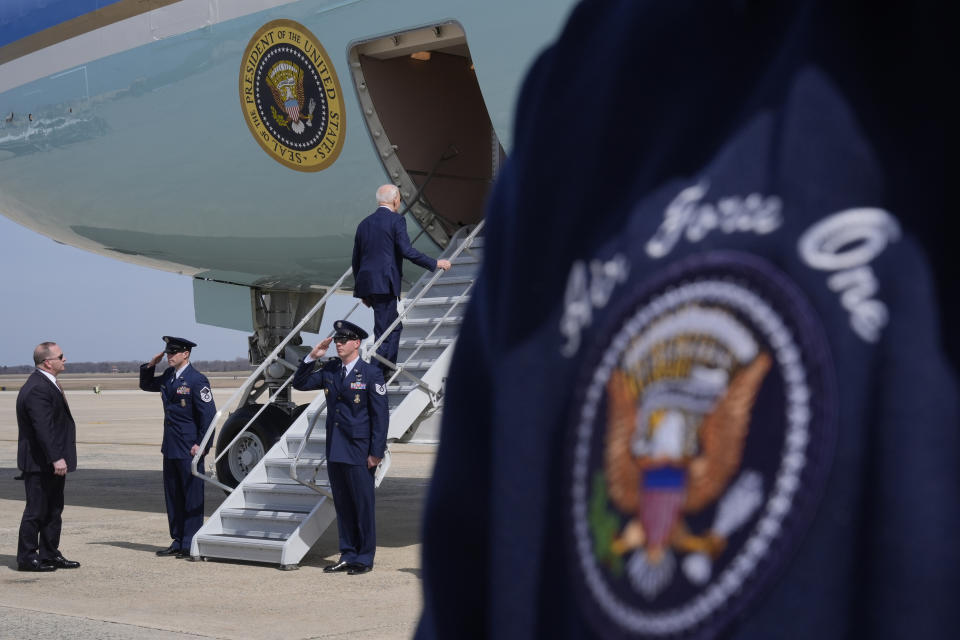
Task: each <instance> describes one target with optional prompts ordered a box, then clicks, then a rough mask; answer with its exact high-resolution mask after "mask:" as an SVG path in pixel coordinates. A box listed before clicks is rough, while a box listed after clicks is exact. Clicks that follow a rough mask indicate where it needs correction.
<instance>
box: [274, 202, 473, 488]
mask: <svg viewBox="0 0 960 640" xmlns="http://www.w3.org/2000/svg"><path fill="white" fill-rule="evenodd" d="M482 229H483V221H482V220H481V221H480V222H479V223H478V224H477V226H476V227H475V228H474V229H473V231H471V232H470V233H469V234H468V235H467V237H466V238H465V239H464V240H463V242H462V243H461V244H460V246H459V247H457V248H456V249H455V250H454V252H453V253H452V254H450V256H449V260H450V261H451V262H452V261H453V260H455V259H456V258H457V257H459V255H460V254H461V253H463V251H465V250H469V249H470V247H472V246H473V241H474V239H475V238H476V236H477V234H478V233H479V232H480V231H481V230H482ZM443 273H444V272H443V270H440V271H438V272H436V273H434V274H433V276H432V277H431V278H430V280H429V281H428V282H427V283H426V284H425V285H424V286H423V288H422V289H421V290H420V291H419V292H418V293H417V295H416V297H414V299H413V300H411V301H409V302H408V303H407V304H406V305H404V309H403V311H402V312H401V313H400V314H399V315H398V316H397V319H396V320H394V322H393V323H392V324H391V325H390V326H389V327H387V330H386V331H384V332H383V335H381V336H380V339H379V340H377V341H375V342H374V344H373V346H371V347H370V349H369V352H368V353H370V354H371V356H372V357H375V358H376V359H377V360H379V361H381V362H386V363H389V364H392V365H393V369H394V374H393V375H392V376H391V378H390V380H391V381H392V380H394V379H395V378H396V376H397V375H398V374H399V373H400V369H398V368H397V367H396V364H395V363H390V361H389V360H387V359H386V358H383V357H381V356H379V355H378V354H377V347H379V346H380V344H381V343H382V342H383V341H384V339H385V338H386V337H387V336H389V335H390V332H392V331H393V329H394V328H395V327H396V326H397V324H398V323H399V322H401V321H402V320H403V318H405V317H406V315H407V313H408V312H409V311H410V310H411V309H413V308H414V307H415V306H416V304H417V302H418V301H419V300H420V298H422V297H423V295H424V294H425V293H426V292H427V291H428V290H429V289H430V287H432V286H433V284H434V283H435V282H436V281H437V280H438V279H439V278H440V276H442V275H443ZM472 286H473V283H471V284H470V286H469V287H467V290H469V289H470V288H471V287H472ZM461 295H462V294H461ZM459 303H460V300H458V301H457V302H455V303H454V304H453V306H451V309H450V310H448V311H447V313H445V314H444V315H443V316H442V317H441V318H440V319H439V320H438V322H437V323H435V327H434V329H433V330H432V331H431V332H430V334H429V335H433V333H434V332H435V331H436V330H437V329H438V328H439V327H440V323H442V321H443V320H444V319H446V318H447V317H448V316H449V314H450V311H451V310H452V309H453V307H455V306H456V305H458V304H459ZM356 308H357V307H356V305H355V306H354V309H353V310H355V309H356ZM353 310H351V312H350V313H353ZM348 317H349V314H348ZM407 375H410V374H407ZM417 380H418V384H419V386H422V387H424V389H425V391H426V392H427V393H428V394H429V395H430V399H431V402H432V403H434V404H436V399H437V396H438V392H437V391H436V390H434V389H432V388H430V387H429V385H427V384H426V382H424V381H423V380H420V379H419V378H418V379H417ZM384 384H388V382H384ZM324 404H326V397H325V396H324V397H323V401H322V402H319V403H317V407H316V409H315V411H314V413H313V416H312V417H311V416H308V418H307V429H306V430H305V431H304V434H303V440H302V441H301V442H300V446H299V447H298V448H297V453H296V455H295V456H294V457H293V460H292V461H291V462H290V468H289V469H288V475H289V476H290V479H291V480H293V481H295V482H298V483H300V484H302V485H304V486H305V487H309V488H310V489H313V490H314V491H316V492H317V493H321V494H323V495H329V492H327V491H326V490H324V489H322V488H321V487H320V486H319V485H318V484H317V483H316V482H312V481H305V480H301V479H300V477H299V474H298V473H297V467H298V465H299V463H300V458H301V456H302V455H303V451H304V449H306V447H307V442H308V441H309V439H310V435H311V434H312V433H313V430H314V428H315V427H316V423H317V421H318V420H319V419H320V413H321V407H322V406H323V405H324ZM389 453H390V452H389V451H387V452H386V455H385V457H384V461H383V462H381V465H386V466H387V467H389V464H390V462H389ZM325 466H326V459H325V458H324V460H323V462H321V464H320V466H318V467H317V469H315V470H314V475H313V477H314V480H315V479H316V476H317V472H319V470H320V469H321V468H323V467H325ZM377 472H378V474H377V475H378V476H380V477H382V475H383V474H384V473H386V468H378V470H377Z"/></svg>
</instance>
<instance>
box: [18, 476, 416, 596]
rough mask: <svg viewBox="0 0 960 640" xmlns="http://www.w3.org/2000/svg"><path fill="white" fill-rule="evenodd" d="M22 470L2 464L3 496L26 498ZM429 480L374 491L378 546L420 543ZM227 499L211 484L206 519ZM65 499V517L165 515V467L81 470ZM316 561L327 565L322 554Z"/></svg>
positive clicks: (326, 537)
mask: <svg viewBox="0 0 960 640" xmlns="http://www.w3.org/2000/svg"><path fill="white" fill-rule="evenodd" d="M18 473H19V471H18V470H17V469H15V468H10V467H0V499H2V500H17V501H23V500H24V492H23V483H22V482H21V481H19V480H14V479H13V477H14V476H16V475H17V474H18ZM428 482H429V481H428V480H427V479H426V478H422V477H413V478H405V477H399V476H388V477H387V478H386V479H385V480H384V481H383V484H382V485H381V486H380V488H379V489H377V494H376V500H377V546H379V547H406V546H409V545H413V544H418V543H419V542H420V540H421V535H420V525H421V519H422V514H423V502H424V500H425V498H426V493H427V485H428ZM224 497H225V496H224V493H223V491H221V490H220V489H219V488H217V487H215V486H213V485H209V484H208V485H207V487H206V489H205V493H204V511H205V515H206V516H207V517H209V516H210V515H211V514H212V513H213V512H214V511H216V510H217V507H219V506H220V503H221V502H222V501H223V499H224ZM64 498H65V502H66V505H65V506H66V513H65V515H64V517H65V518H69V510H70V507H93V508H96V509H119V510H123V511H140V512H147V513H162V514H165V513H166V506H165V504H164V499H163V473H162V472H161V471H143V470H130V469H83V468H80V469H78V470H77V471H75V472H73V473H70V474H68V476H67V484H66V491H65V496H64ZM331 536H332V537H331ZM326 543H332V548H333V550H334V551H335V550H336V547H337V527H336V525H335V524H333V525H331V526H330V527H328V528H327V530H326V531H325V532H324V534H323V536H321V538H320V540H318V541H317V544H316V545H315V546H314V550H313V551H311V554H310V555H313V553H314V552H316V551H318V550H323V549H325V548H326V547H327V546H329V544H326ZM100 544H113V545H116V546H123V547H125V548H129V549H136V550H141V551H150V552H151V553H152V552H154V551H156V550H158V549H160V548H162V547H160V546H155V545H147V544H136V543H130V542H124V541H120V540H117V541H104V542H102V543H100ZM2 558H3V556H2V555H0V562H2ZM317 560H318V561H320V562H321V564H323V561H322V560H320V558H317ZM14 563H15V558H14ZM418 577H419V576H418Z"/></svg>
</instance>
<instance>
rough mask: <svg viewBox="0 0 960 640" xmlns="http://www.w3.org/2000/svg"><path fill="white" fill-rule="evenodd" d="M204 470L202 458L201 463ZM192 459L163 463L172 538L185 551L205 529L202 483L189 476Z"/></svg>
mask: <svg viewBox="0 0 960 640" xmlns="http://www.w3.org/2000/svg"><path fill="white" fill-rule="evenodd" d="M200 461H201V468H203V458H201V459H200ZM192 465H193V458H164V459H163V495H164V498H166V501H167V522H168V524H169V525H170V537H171V538H173V541H174V543H175V544H176V545H177V546H179V547H180V548H181V549H183V550H184V551H189V550H190V543H192V542H193V534H195V533H196V532H197V531H199V530H200V527H201V525H203V480H201V479H200V478H198V477H196V476H194V475H193V474H192V473H190V467H191V466H192Z"/></svg>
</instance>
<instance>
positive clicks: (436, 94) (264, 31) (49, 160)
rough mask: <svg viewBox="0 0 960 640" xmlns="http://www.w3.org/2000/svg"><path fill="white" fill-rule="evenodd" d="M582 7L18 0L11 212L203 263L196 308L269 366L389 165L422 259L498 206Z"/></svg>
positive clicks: (158, 255) (12, 24) (0, 21)
mask: <svg viewBox="0 0 960 640" xmlns="http://www.w3.org/2000/svg"><path fill="white" fill-rule="evenodd" d="M572 4H573V3H572V2H571V1H556V2H548V3H535V4H534V3H523V2H506V1H499V0H497V1H491V0H486V1H484V2H477V1H468V0H443V1H437V0H433V1H431V0H407V1H401V0H300V1H297V2H285V1H283V0H16V1H14V2H4V3H2V5H0V117H2V119H0V214H3V215H4V216H6V217H8V218H10V219H12V220H14V221H16V222H18V223H20V224H22V225H24V226H26V227H29V228H31V229H33V230H35V231H37V232H39V233H42V234H44V235H46V236H49V237H50V238H53V239H54V240H56V241H58V242H62V243H65V244H68V245H72V246H75V247H79V248H81V249H86V250H89V251H93V252H96V253H99V254H102V255H106V256H112V257H115V258H118V259H120V260H125V261H128V262H134V263H137V264H141V265H146V266H149V267H154V268H158V269H164V270H168V271H174V272H177V273H181V274H184V275H187V276H190V277H192V278H194V301H195V309H196V317H197V320H198V321H199V322H203V323H206V324H212V325H216V326H223V327H228V328H233V329H241V330H247V331H251V332H253V334H254V335H253V336H252V337H251V339H250V353H251V360H252V361H253V362H254V363H258V362H261V361H262V360H263V358H264V357H266V355H267V354H269V353H270V352H271V350H272V349H273V348H274V347H275V346H276V345H278V344H279V341H280V339H281V338H282V337H283V335H284V333H285V331H286V330H288V329H289V327H291V326H293V325H294V324H295V323H296V322H297V320H299V318H300V316H301V315H302V313H303V309H305V308H309V307H310V305H311V304H313V303H314V302H315V301H316V300H318V299H319V297H320V294H321V293H322V292H323V291H324V290H326V289H328V288H329V287H330V286H331V285H332V284H333V283H334V282H335V281H336V280H337V278H338V276H340V275H341V274H342V273H343V272H344V271H345V269H346V268H347V267H348V266H349V264H350V257H351V253H352V246H353V243H352V239H353V233H354V230H355V228H356V225H357V223H358V222H359V221H360V220H361V219H362V218H363V217H364V216H366V215H367V214H368V213H369V212H370V211H371V210H372V208H373V206H372V205H373V204H374V203H373V192H374V190H375V188H376V187H377V185H378V184H380V183H382V182H384V181H385V179H386V180H389V181H392V182H394V183H395V184H397V185H398V186H399V187H400V189H401V193H402V194H403V197H404V199H405V201H406V202H407V204H408V206H409V207H410V214H411V216H409V217H408V221H409V224H410V226H411V237H415V236H416V235H417V234H418V233H421V229H422V236H421V238H420V240H419V241H417V244H418V246H419V247H420V248H421V249H422V250H424V251H425V252H427V253H430V254H432V255H436V254H437V252H438V250H437V246H439V247H445V246H446V245H447V244H448V243H449V242H450V239H451V236H452V235H453V234H454V233H455V232H456V231H457V230H458V229H459V228H461V227H464V226H468V225H472V224H474V223H477V222H478V221H480V220H481V219H482V216H483V204H484V199H485V196H486V194H487V191H488V189H489V187H490V185H491V183H492V181H493V179H494V177H495V176H496V174H497V170H498V167H499V165H500V163H501V162H502V160H503V158H504V157H505V153H506V152H507V151H509V143H510V139H511V133H512V132H511V130H510V127H511V124H512V113H513V109H514V102H515V100H516V99H517V96H518V90H519V87H520V83H521V80H522V77H523V74H524V72H525V71H526V70H527V68H528V67H529V65H530V63H531V62H532V60H533V59H534V57H535V56H536V55H537V53H538V52H539V51H540V50H541V49H542V48H543V47H544V46H545V44H546V43H547V42H549V41H550V40H551V39H552V38H553V37H555V36H556V35H557V34H558V32H559V29H560V28H561V26H562V24H563V20H564V19H565V17H566V15H567V13H568V12H569V10H570V5H572ZM579 81H582V79H576V78H571V82H579ZM384 173H386V178H385V177H384ZM411 218H412V219H411ZM418 226H419V227H420V228H421V229H418V228H417V227H418ZM287 424H289V421H287ZM267 444H269V443H267ZM248 462H249V460H248ZM238 464H239V463H238ZM240 466H241V467H242V466H243V465H240ZM247 467H249V464H248V465H247ZM242 474H243V470H242V469H239V470H237V469H235V475H237V476H240V475H242Z"/></svg>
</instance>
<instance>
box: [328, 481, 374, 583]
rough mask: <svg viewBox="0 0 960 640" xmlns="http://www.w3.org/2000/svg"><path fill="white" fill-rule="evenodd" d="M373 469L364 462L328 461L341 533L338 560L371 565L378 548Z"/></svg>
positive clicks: (338, 528)
mask: <svg viewBox="0 0 960 640" xmlns="http://www.w3.org/2000/svg"><path fill="white" fill-rule="evenodd" d="M375 473H376V468H373V469H367V465H366V464H362V465H359V464H343V463H340V462H330V463H328V464H327V475H328V477H329V478H330V489H331V491H332V493H333V507H334V509H336V512H337V531H338V533H339V534H340V560H341V561H342V562H356V563H359V564H365V565H367V566H370V567H372V566H373V556H374V554H375V553H376V551H377V525H376V519H375V513H374V511H375V504H374V488H373V480H374V474H375Z"/></svg>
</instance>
